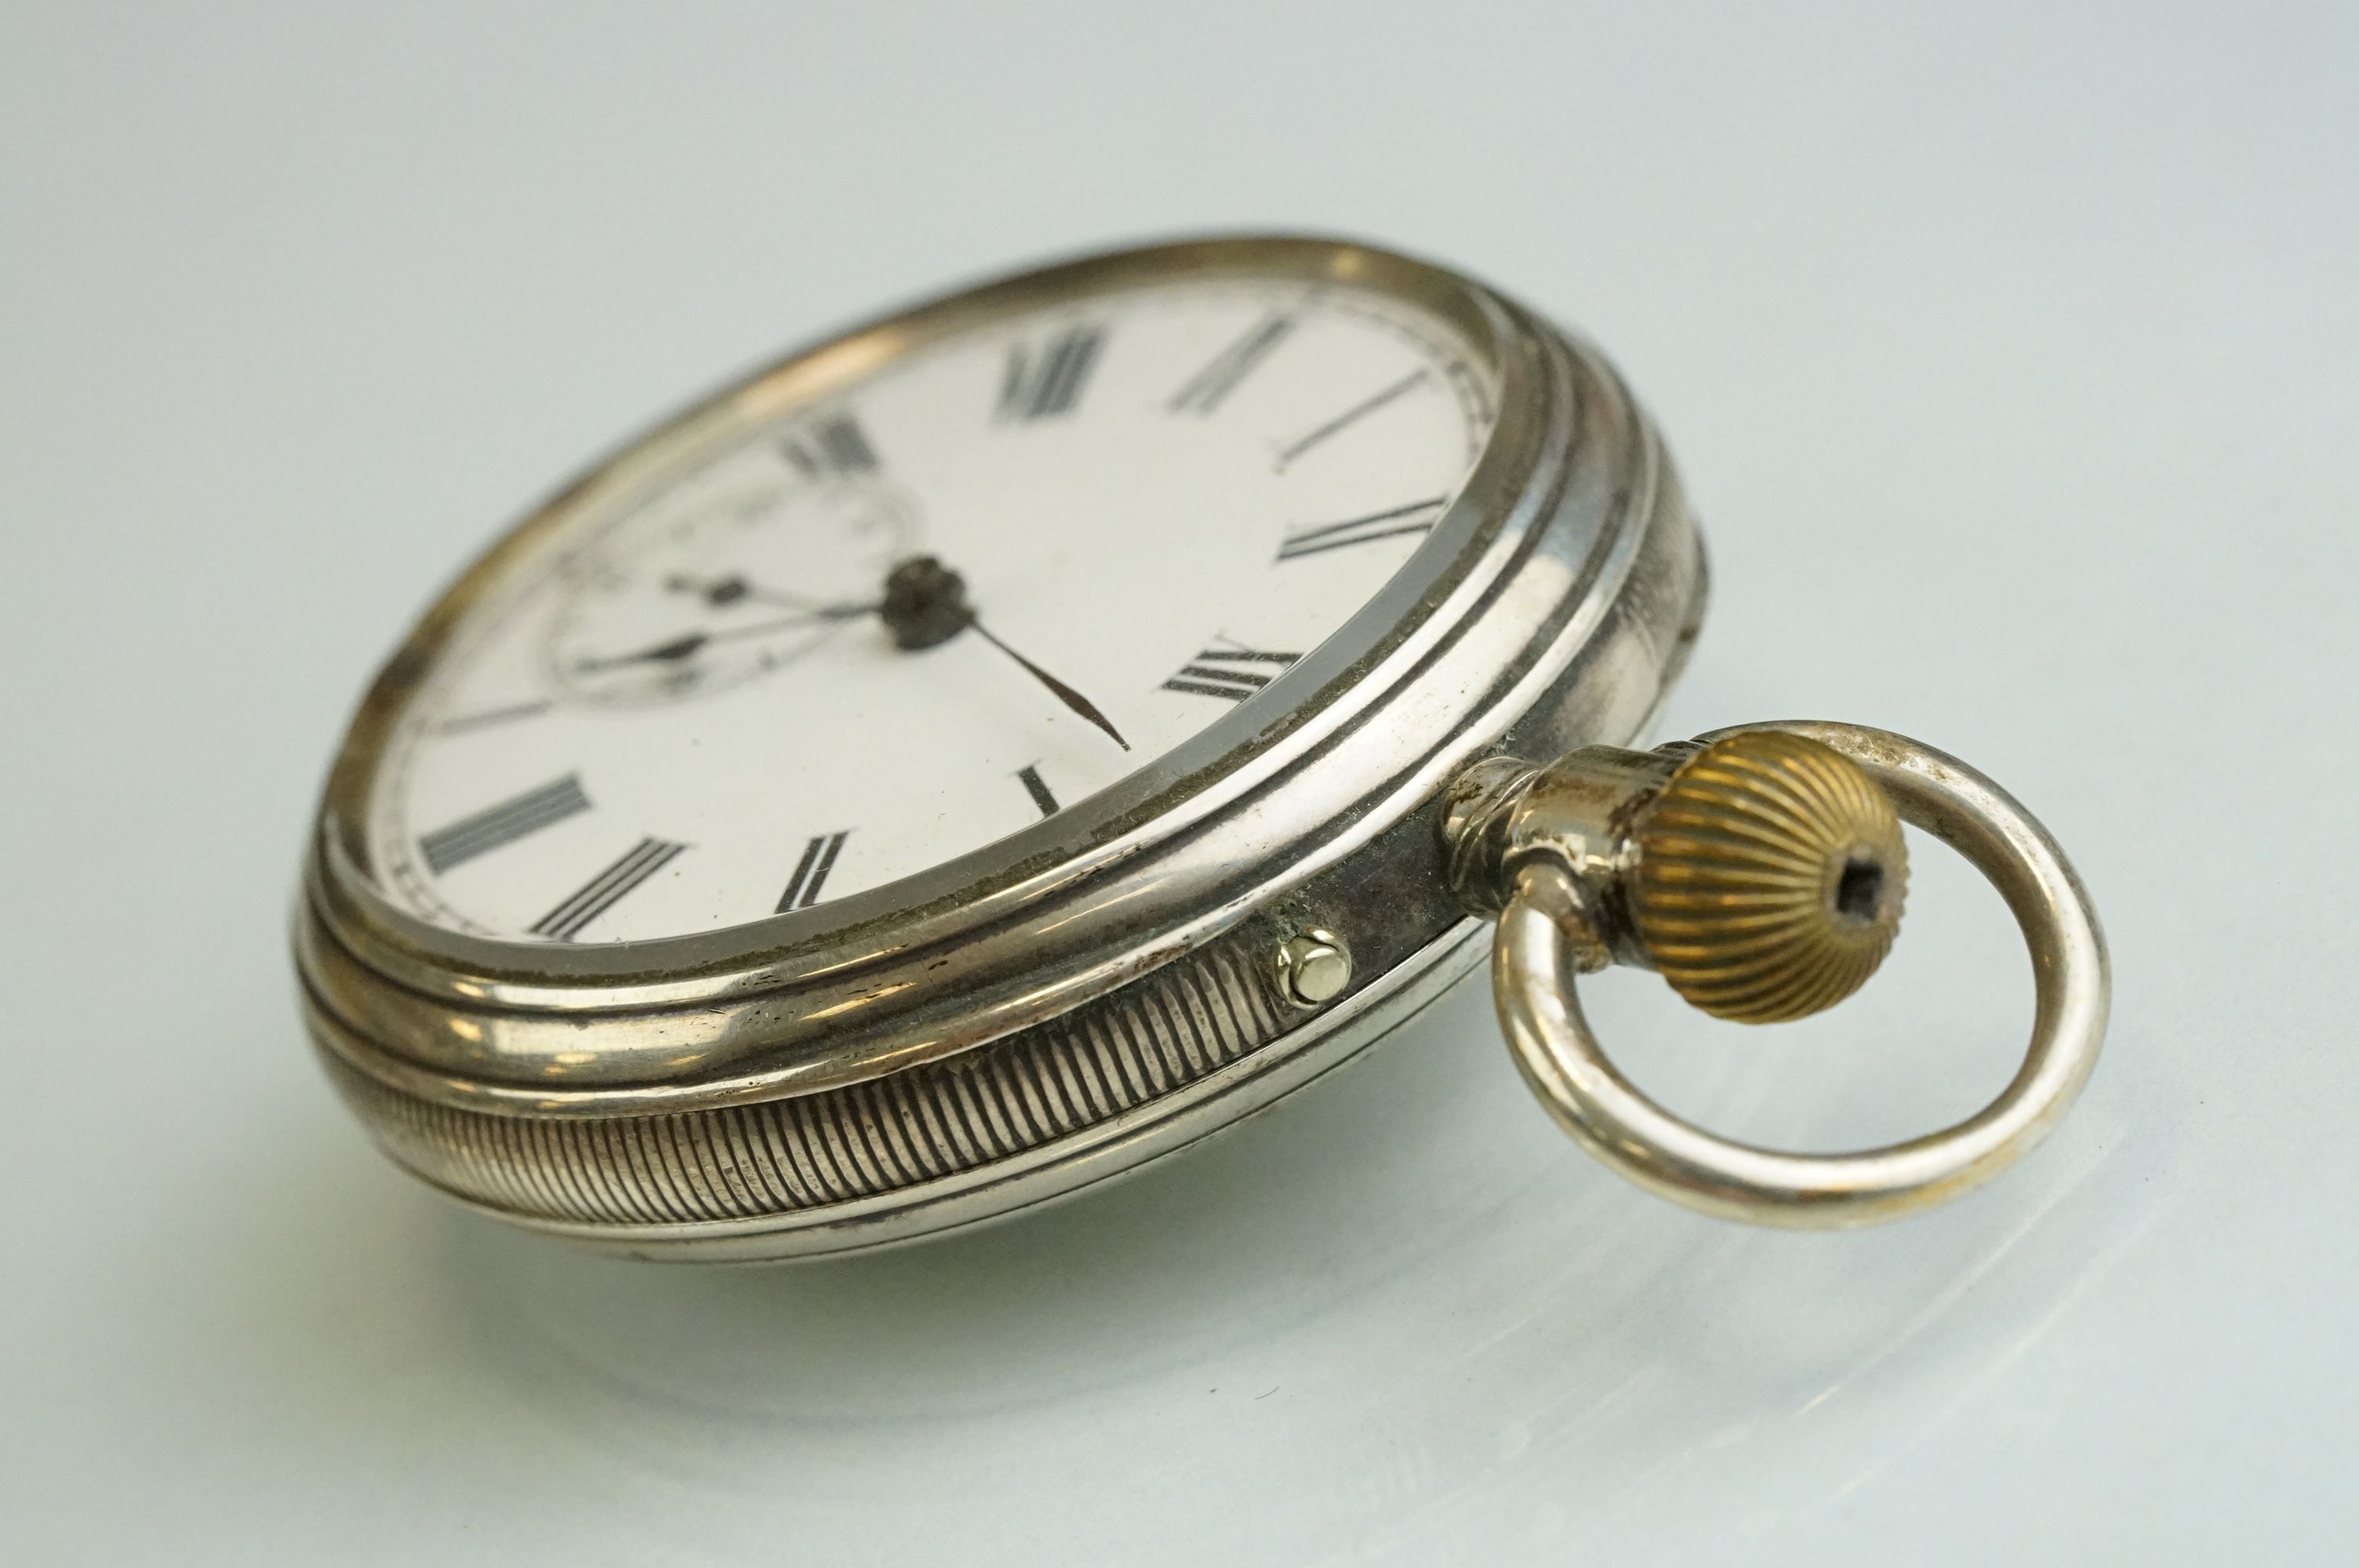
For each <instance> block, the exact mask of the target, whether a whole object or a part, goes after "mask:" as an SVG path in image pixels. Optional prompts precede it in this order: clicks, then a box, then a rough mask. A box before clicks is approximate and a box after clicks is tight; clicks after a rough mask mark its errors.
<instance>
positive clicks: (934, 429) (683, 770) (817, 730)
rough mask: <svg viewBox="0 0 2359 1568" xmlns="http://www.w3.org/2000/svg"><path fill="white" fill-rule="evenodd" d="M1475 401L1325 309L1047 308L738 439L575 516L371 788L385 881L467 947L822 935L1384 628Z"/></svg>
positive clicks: (1180, 288) (501, 600)
mask: <svg viewBox="0 0 2359 1568" xmlns="http://www.w3.org/2000/svg"><path fill="white" fill-rule="evenodd" d="M1493 396H1494V388H1493V385H1492V384H1491V381H1490V378H1489V375H1488V373H1487V372H1486V371H1484V369H1482V368H1480V367H1479V366H1478V365H1477V364H1476V363H1475V362H1473V359H1472V358H1471V356H1470V355H1469V354H1468V352H1467V351H1466V349H1465V347H1464V345H1463V344H1462V342H1461V341H1459V340H1458V339H1457V337H1456V336H1455V335H1454V333H1453V332H1452V331H1451V329H1449V328H1448V327H1447V326H1445V325H1444V324H1443V323H1441V322H1440V320H1439V319H1433V318H1429V317H1427V316H1425V315H1423V314H1421V313H1420V312H1419V311H1417V310H1416V309H1415V308H1412V307H1410V306H1408V305H1407V304H1404V303H1402V302H1400V301H1398V300H1397V299H1393V298H1390V297H1380V296H1377V295H1375V294H1373V293H1363V292H1361V291H1358V290H1355V289H1353V288H1351V287H1345V286H1335V285H1330V286H1321V287H1306V286H1305V285H1303V284H1301V283H1299V282H1283V283H1281V282H1278V281H1275V280H1271V281H1256V280H1253V279H1250V278H1228V279H1216V280H1208V281H1190V282H1181V283H1170V284H1163V285H1158V286H1155V287H1137V288H1133V289H1128V290H1123V291H1117V292H1113V293H1107V294H1101V295H1096V296H1093V297H1087V298H1084V299H1081V300H1075V301H1069V302H1063V303H1060V304H1058V305H1056V306H1055V307H1053V308H1044V309H1041V310H1038V311H1036V312H1032V313H1026V314H1016V315H1011V316H1005V317H1002V318H1000V319H995V320H993V321H990V322H988V323H986V324H984V325H980V326H976V327H973V328H970V329H969V330H965V331H963V332H961V333H957V334H955V335H951V336H949V337H946V338H943V339H940V340H939V341H932V342H929V343H927V344H924V345H922V346H919V347H916V348H913V349H910V350H908V351H906V352H903V353H901V354H898V355H897V356H894V357H890V358H887V359H886V360H885V361H884V362H882V363H880V364H878V365H877V366H876V367H875V368H874V369H873V370H870V371H869V372H867V373H865V374H864V375H860V376H856V377H853V378H851V379H849V380H848V381H847V382H845V383H844V384H840V385H837V386H834V387H832V388H830V389H829V390H828V392H827V393H826V394H825V395H823V396H822V397H821V398H819V399H818V400H816V401H813V402H808V403H802V404H792V405H788V406H778V407H765V406H761V405H760V403H759V401H758V400H753V399H744V400H741V404H742V405H743V406H741V407H740V408H738V409H737V411H736V416H735V417H734V418H733V419H731V420H729V421H727V422H726V424H725V427H723V428H721V429H720V430H719V431H718V432H717V433H715V434H712V436H710V437H709V438H706V439H703V440H701V441H700V442H698V443H696V444H695V446H694V448H693V449H691V450H689V451H687V452H684V453H680V454H678V455H676V456H675V457H674V458H673V459H672V460H670V461H669V462H668V463H658V464H656V465H653V467H652V470H651V471H647V472H644V473H641V474H638V475H636V476H634V477H635V481H636V482H635V483H633V484H632V485H630V486H627V487H625V488H624V489H623V490H622V491H621V492H619V493H614V494H610V495H607V496H604V497H603V498H602V499H601V501H600V503H598V504H595V505H590V506H584V507H581V508H579V509H576V510H575V511H573V512H571V513H569V514H562V515H560V516H559V517H557V518H556V519H554V521H553V523H552V525H551V526H550V527H549V528H548V529H546V530H542V531H541V532H540V533H539V535H538V536H537V537H535V538H534V539H533V541H532V547H531V548H530V550H529V551H528V552H527V554H525V555H524V556H523V557H522V558H520V559H519V560H518V561H517V562H516V565H515V566H514V567H513V568H511V569H510V570H508V571H507V572H506V574H505V575H504V577H503V579H501V580H500V581H499V582H498V584H497V586H496V587H495V589H493V590H492V591H491V592H489V593H487V594H486V595H485V596H484V598H483V599H481V600H479V601H478V602H477V603H476V604H475V605H474V606H473V608H472V609H471V610H470V611H468V612H467V619H466V620H465V622H463V623H462V625H461V626H460V627H459V628H457V630H456V632H455V633H454V635H453V638H452V640H451V643H450V652H449V653H448V654H447V655H446V656H445V658H444V659H443V660H442V661H441V662H440V664H439V665H438V666H437V668H436V670H435V671H434V672H433V673H432V675H431V676H429V678H428V680H427V681H425V682H424V683H423V684H422V685H421V686H420V687H419V689H418V691H417V692H416V694H415V695H414V696H413V697H411V699H410V700H409V703H408V707H407V708H406V709H405V710H404V711H403V712H402V713H401V714H400V716H399V718H398V719H397V725H396V730H395V733H394V735H393V737H392V741H391V746H390V750H389V755H388V762H387V765H386V768H385V769H384V771H383V772H382V773H380V774H379V775H378V782H377V784H376V786H375V789H374V791H373V793H372V795H371V797H370V806H369V834H368V843H369V852H370V855H371V857H372V860H373V861H374V870H375V876H376V879H377V881H378V882H379V884H380V885H381V886H382V887H383V888H384V889H385V890H386V892H388V893H390V894H391V896H392V897H393V898H394V899H395V900H396V901H397V903H402V904H404V905H406V906H407V907H408V908H409V909H410V910H411V911H412V912H413V913H415V914H419V915H422V916H424V917H426V918H427V919H429V920H430V921H432V922H434V923H436V924H439V925H444V926H447V927H450V928H452V929H456V930H462V931H469V932H473V933H477V934H482V935H499V936H506V937H512V938H525V939H535V938H537V939H540V940H546V941H582V942H589V941H613V940H622V939H631V938H646V937H653V936H661V935H676V934H685V933H691V932H697V931H703V930H709V929H712V928H715V927H719V926H726V925H738V924H742V923H744V922H746V921H750V920H756V919H760V918H763V917H765V916H767V915H770V914H777V913H782V912H788V911H792V910H796V909H802V908H809V907H810V906H812V905H814V904H817V903H821V902H823V901H825V900H829V899H833V898H837V897H841V896H843V894H845V893H847V892H855V891H858V890H861V889H864V888H866V887H871V886H875V885H876V884H879V883H882V882H886V881H892V880H895V879H897V878H899V877H903V876H907V875H909V874H911V873H914V872H917V871H923V870H925V869H927V868H929V867H931V866H934V865H937V864H940V863H941V862H943V861H945V860H950V859H951V858H953V857H955V856H957V855H960V854H962V853H964V852H965V851H967V850H970V849H976V848H979V847H980V846H982V845H984V844H986V843H989V842H991V841H993V840H995V839H997V838H1003V837H1005V836H1006V835H1008V834H1010V833H1014V832H1016V831H1018V830H1020V829H1021V828H1023V827H1027V826H1029V825H1031V824H1033V823H1036V822H1038V821H1039V820H1040V819H1041V818H1043V817H1044V816H1050V815H1053V814H1055V813H1056V812H1058V811H1060V810H1061V809H1063V808H1064V807H1066V806H1071V805H1073V804H1075V803H1076V802H1078V801H1080V800H1082V799H1084V798H1086V797H1087V796H1089V795H1093V794H1094V793H1095V792H1097V791H1098V790H1101V789H1103V788H1104V787H1106V786H1107V785H1109V784H1113V783H1114V782H1116V781H1117V780H1119V779H1121V778H1122V777H1124V776H1125V774H1127V773H1130V772H1131V771H1132V770H1133V769H1135V768H1136V767H1138V766H1140V765H1142V764H1143V763H1145V762H1149V761H1151V760H1152V759H1153V758H1155V757H1157V756H1158V755H1160V754H1161V753H1163V752H1167V751H1169V749H1170V748H1171V747H1173V746H1175V745H1177V744H1179V743H1180V742H1181V741H1185V740H1187V739H1188V738H1189V737H1190V736H1191V735H1192V734H1194V733H1195V732H1196V731H1198V730H1201V729H1202V728H1203V727H1204V726H1206V725H1207V724H1209V723H1211V722H1212V721H1214V720H1215V719H1219V718H1221V717H1222V716H1223V715H1225V714H1226V713H1229V712H1232V711H1234V709H1235V708H1236V707H1237V705H1239V704H1243V703H1247V702H1252V701H1255V700H1256V699H1258V698H1259V697H1260V695H1261V693H1262V692H1263V691H1264V690H1265V689H1266V688H1267V687H1270V686H1271V685H1272V684H1273V683H1275V682H1277V680H1278V679H1279V678H1280V677H1281V676H1284V675H1285V673H1286V671H1287V670H1288V668H1289V667H1291V666H1292V665H1294V664H1295V663H1296V662H1297V661H1298V660H1299V659H1300V658H1302V657H1303V656H1304V655H1305V654H1307V653H1309V652H1310V650H1311V649H1312V648H1314V647H1316V646H1317V645H1318V644H1319V643H1321V641H1322V640H1324V639H1325V638H1326V637H1327V636H1328V635H1329V634H1330V633H1332V632H1333V631H1334V630H1335V629H1336V628H1337V627H1338V626H1340V625H1341V624H1342V623H1343V622H1344V621H1345V620H1346V619H1348V618H1349V617H1350V616H1351V615H1352V613H1353V611H1356V610H1358V609H1359V608H1360V607H1361V606H1362V605H1364V603H1366V602H1367V600H1369V598H1370V597H1371V595H1373V594H1374V593H1375V591H1376V590H1377V589H1379V588H1381V587H1382V586H1383V584H1384V583H1385V582H1386V580H1387V579H1389V578H1390V577H1391V576H1392V575H1393V573H1394V572H1396V571H1397V569H1398V568H1400V567H1401V566H1402V564H1403V563H1404V562H1405V561H1407V560H1408V558H1409V557H1410V556H1411V555H1412V554H1413V553H1414V552H1415V550H1416V549H1417V547H1418V546H1419V543H1420V542H1421V541H1422V539H1423V538H1424V536H1425V535H1426V534H1427V533H1428V532H1430V530H1431V529H1432V527H1433V525H1434V524H1435V523H1436V522H1437V520H1438V519H1439V518H1440V515H1441V514H1442V512H1443V510H1444V508H1445V507H1446V506H1447V504H1448V503H1449V502H1450V500H1451V497H1452V496H1453V495H1454V493H1455V492H1456V491H1457V488H1458V486H1459V484H1460V482H1461V481H1462V479H1463V477H1464V476H1465V474H1466V472H1467V471H1468V470H1469V469H1470V468H1471V467H1472V465H1473V461H1474V460H1475V458H1476V457H1477V456H1478V455H1479V453H1480V452H1481V450H1482V448H1483V445H1484V441H1485V439H1486V438H1487V436H1488V432H1489V427H1490V421H1491V406H1492V400H1493Z"/></svg>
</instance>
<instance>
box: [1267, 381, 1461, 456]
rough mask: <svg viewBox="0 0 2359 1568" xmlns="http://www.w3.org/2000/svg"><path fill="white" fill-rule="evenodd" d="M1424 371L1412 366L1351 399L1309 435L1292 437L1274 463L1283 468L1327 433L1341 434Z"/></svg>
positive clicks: (1325, 436)
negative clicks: (1367, 393) (1371, 393)
mask: <svg viewBox="0 0 2359 1568" xmlns="http://www.w3.org/2000/svg"><path fill="white" fill-rule="evenodd" d="M1426 375H1427V372H1425V371H1422V370H1413V371H1411V372H1409V373H1408V374H1407V375H1405V376H1403V377H1401V378H1400V379H1399V380H1398V381H1397V382H1395V383H1393V384H1391V385H1390V386H1387V387H1386V388H1385V389H1384V390H1383V391H1382V392H1379V393H1377V394H1375V395H1374V396H1371V397H1365V398H1363V399H1361V400H1360V401H1359V402H1357V403H1354V404H1353V405H1352V406H1351V407H1349V408H1346V409H1344V410H1343V412H1342V413H1341V414H1338V415H1336V416H1335V417H1333V418H1332V419H1330V420H1328V421H1327V423H1325V424H1324V425H1321V426H1320V427H1319V428H1317V429H1316V430H1313V431H1311V432H1310V434H1309V435H1307V436H1305V437H1303V438H1300V439H1299V440H1298V441H1296V442H1295V443H1294V444H1293V445H1292V446H1289V447H1287V448H1284V449H1281V450H1280V451H1279V452H1278V454H1277V466H1278V467H1280V468H1284V467H1285V466H1286V465H1287V464H1288V463H1290V462H1292V461H1293V460H1295V459H1297V458H1299V457H1300V456H1301V455H1302V454H1303V453H1305V452H1307V451H1309V450H1310V449H1311V448H1313V447H1315V446H1317V445H1319V443H1320V442H1321V441H1324V440H1326V439H1327V438H1329V437H1330V436H1336V435H1341V434H1342V433H1343V431H1345V430H1348V429H1350V428H1351V427H1353V425H1355V424H1357V423H1359V421H1361V420H1363V419H1364V418H1366V417H1367V416H1369V415H1371V414H1374V413H1375V411H1376V410H1377V409H1379V408H1382V407H1383V406H1385V405H1386V404H1387V403H1390V402H1391V401H1392V400H1393V399H1394V398H1396V397H1398V396H1399V395H1401V394H1403V393H1405V392H1407V391H1408V389H1409V388H1410V387H1413V386H1415V385H1417V384H1419V382H1421V381H1423V380H1424V379H1425V378H1426Z"/></svg>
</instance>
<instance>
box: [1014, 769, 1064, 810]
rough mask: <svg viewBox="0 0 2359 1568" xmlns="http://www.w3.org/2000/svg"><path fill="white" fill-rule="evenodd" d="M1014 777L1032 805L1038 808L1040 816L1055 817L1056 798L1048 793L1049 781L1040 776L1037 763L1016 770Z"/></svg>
mask: <svg viewBox="0 0 2359 1568" xmlns="http://www.w3.org/2000/svg"><path fill="white" fill-rule="evenodd" d="M1016 778H1017V779H1018V780H1019V781H1021V782H1022V784H1023V785H1024V790H1025V793H1026V794H1027V795H1030V796H1031V797H1032V804H1033V805H1035V806H1038V807H1039V808H1040V815H1041V816H1056V815H1057V809H1058V807H1057V797H1056V796H1055V795H1051V794H1049V781H1048V780H1046V779H1044V778H1042V777H1041V776H1040V764H1039V763H1038V762H1035V763H1033V764H1032V765H1031V766H1030V767H1028V768H1018V769H1017V770H1016Z"/></svg>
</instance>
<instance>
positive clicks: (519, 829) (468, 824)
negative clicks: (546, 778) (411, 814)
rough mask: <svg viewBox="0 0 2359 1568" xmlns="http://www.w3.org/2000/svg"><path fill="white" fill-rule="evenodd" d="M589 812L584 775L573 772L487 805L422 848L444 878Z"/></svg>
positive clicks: (426, 840)
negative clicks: (479, 858) (453, 870)
mask: <svg viewBox="0 0 2359 1568" xmlns="http://www.w3.org/2000/svg"><path fill="white" fill-rule="evenodd" d="M589 809H590V797H589V796H588V795H583V794H582V777H581V775H580V774H578V773H568V774H566V775H565V776H564V777H563V778H561V779H553V780H551V781H550V782H549V783H548V784H542V785H541V786H540V787H539V788H538V789H528V790H527V791H525V792H524V793H523V794H522V795H517V796H516V797H515V798H514V799H512V800H504V801H501V802H500V803H499V804H498V805H497V806H485V807H484V809H483V810H481V811H478V812H476V813H475V814H474V815H473V816H462V817H461V818H459V820H458V821H456V822H453V823H451V825H450V826H449V827H437V828H436V829H435V830H434V831H433V832H431V833H429V834H427V835H426V836H425V837H423V838H419V840H418V849H419V853H420V854H422V855H424V856H425V857H426V869H427V870H428V871H432V872H433V873H434V874H435V875H436V876H438V877H439V876H440V875H441V874H442V873H443V872H445V871H449V870H450V869H451V867H453V866H457V865H462V864H463V863H465V862H466V861H469V860H473V859H474V858H475V857H476V856H478V855H487V854H489V853H491V852H492V851H493V850H494V849H498V848H500V847H501V846H502V845H504V844H513V843H515V842H516V840H517V839H519V838H523V837H524V836H525V835H526V834H527V833H538V832H539V831H540V830H541V829H542V828H544V827H549V826H551V825H553V824H555V823H560V822H562V821H564V820H565V819H566V818H567V817H569V816H574V815H576V814H577V813H580V812H584V811H587V810H589Z"/></svg>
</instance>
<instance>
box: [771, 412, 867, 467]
mask: <svg viewBox="0 0 2359 1568" xmlns="http://www.w3.org/2000/svg"><path fill="white" fill-rule="evenodd" d="M778 451H779V453H780V455H781V456H783V457H784V458H785V459H786V460H787V461H788V462H790V463H792V464H794V466H795V470H796V471H797V472H799V473H800V474H801V475H802V476H803V477H804V478H805V479H841V478H843V476H845V475H847V474H860V473H874V472H875V471H876V449H875V447H872V446H870V445H869V444H868V433H867V432H866V431H864V430H863V429H862V428H861V427H860V421H859V420H857V419H854V418H853V416H851V415H849V414H840V413H839V414H826V415H821V416H820V417H818V418H816V419H814V420H812V421H810V424H809V425H808V426H806V427H804V428H802V429H800V430H798V431H796V432H795V433H794V434H793V435H791V436H788V437H787V438H785V439H784V440H782V441H780V442H779V443H778Z"/></svg>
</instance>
